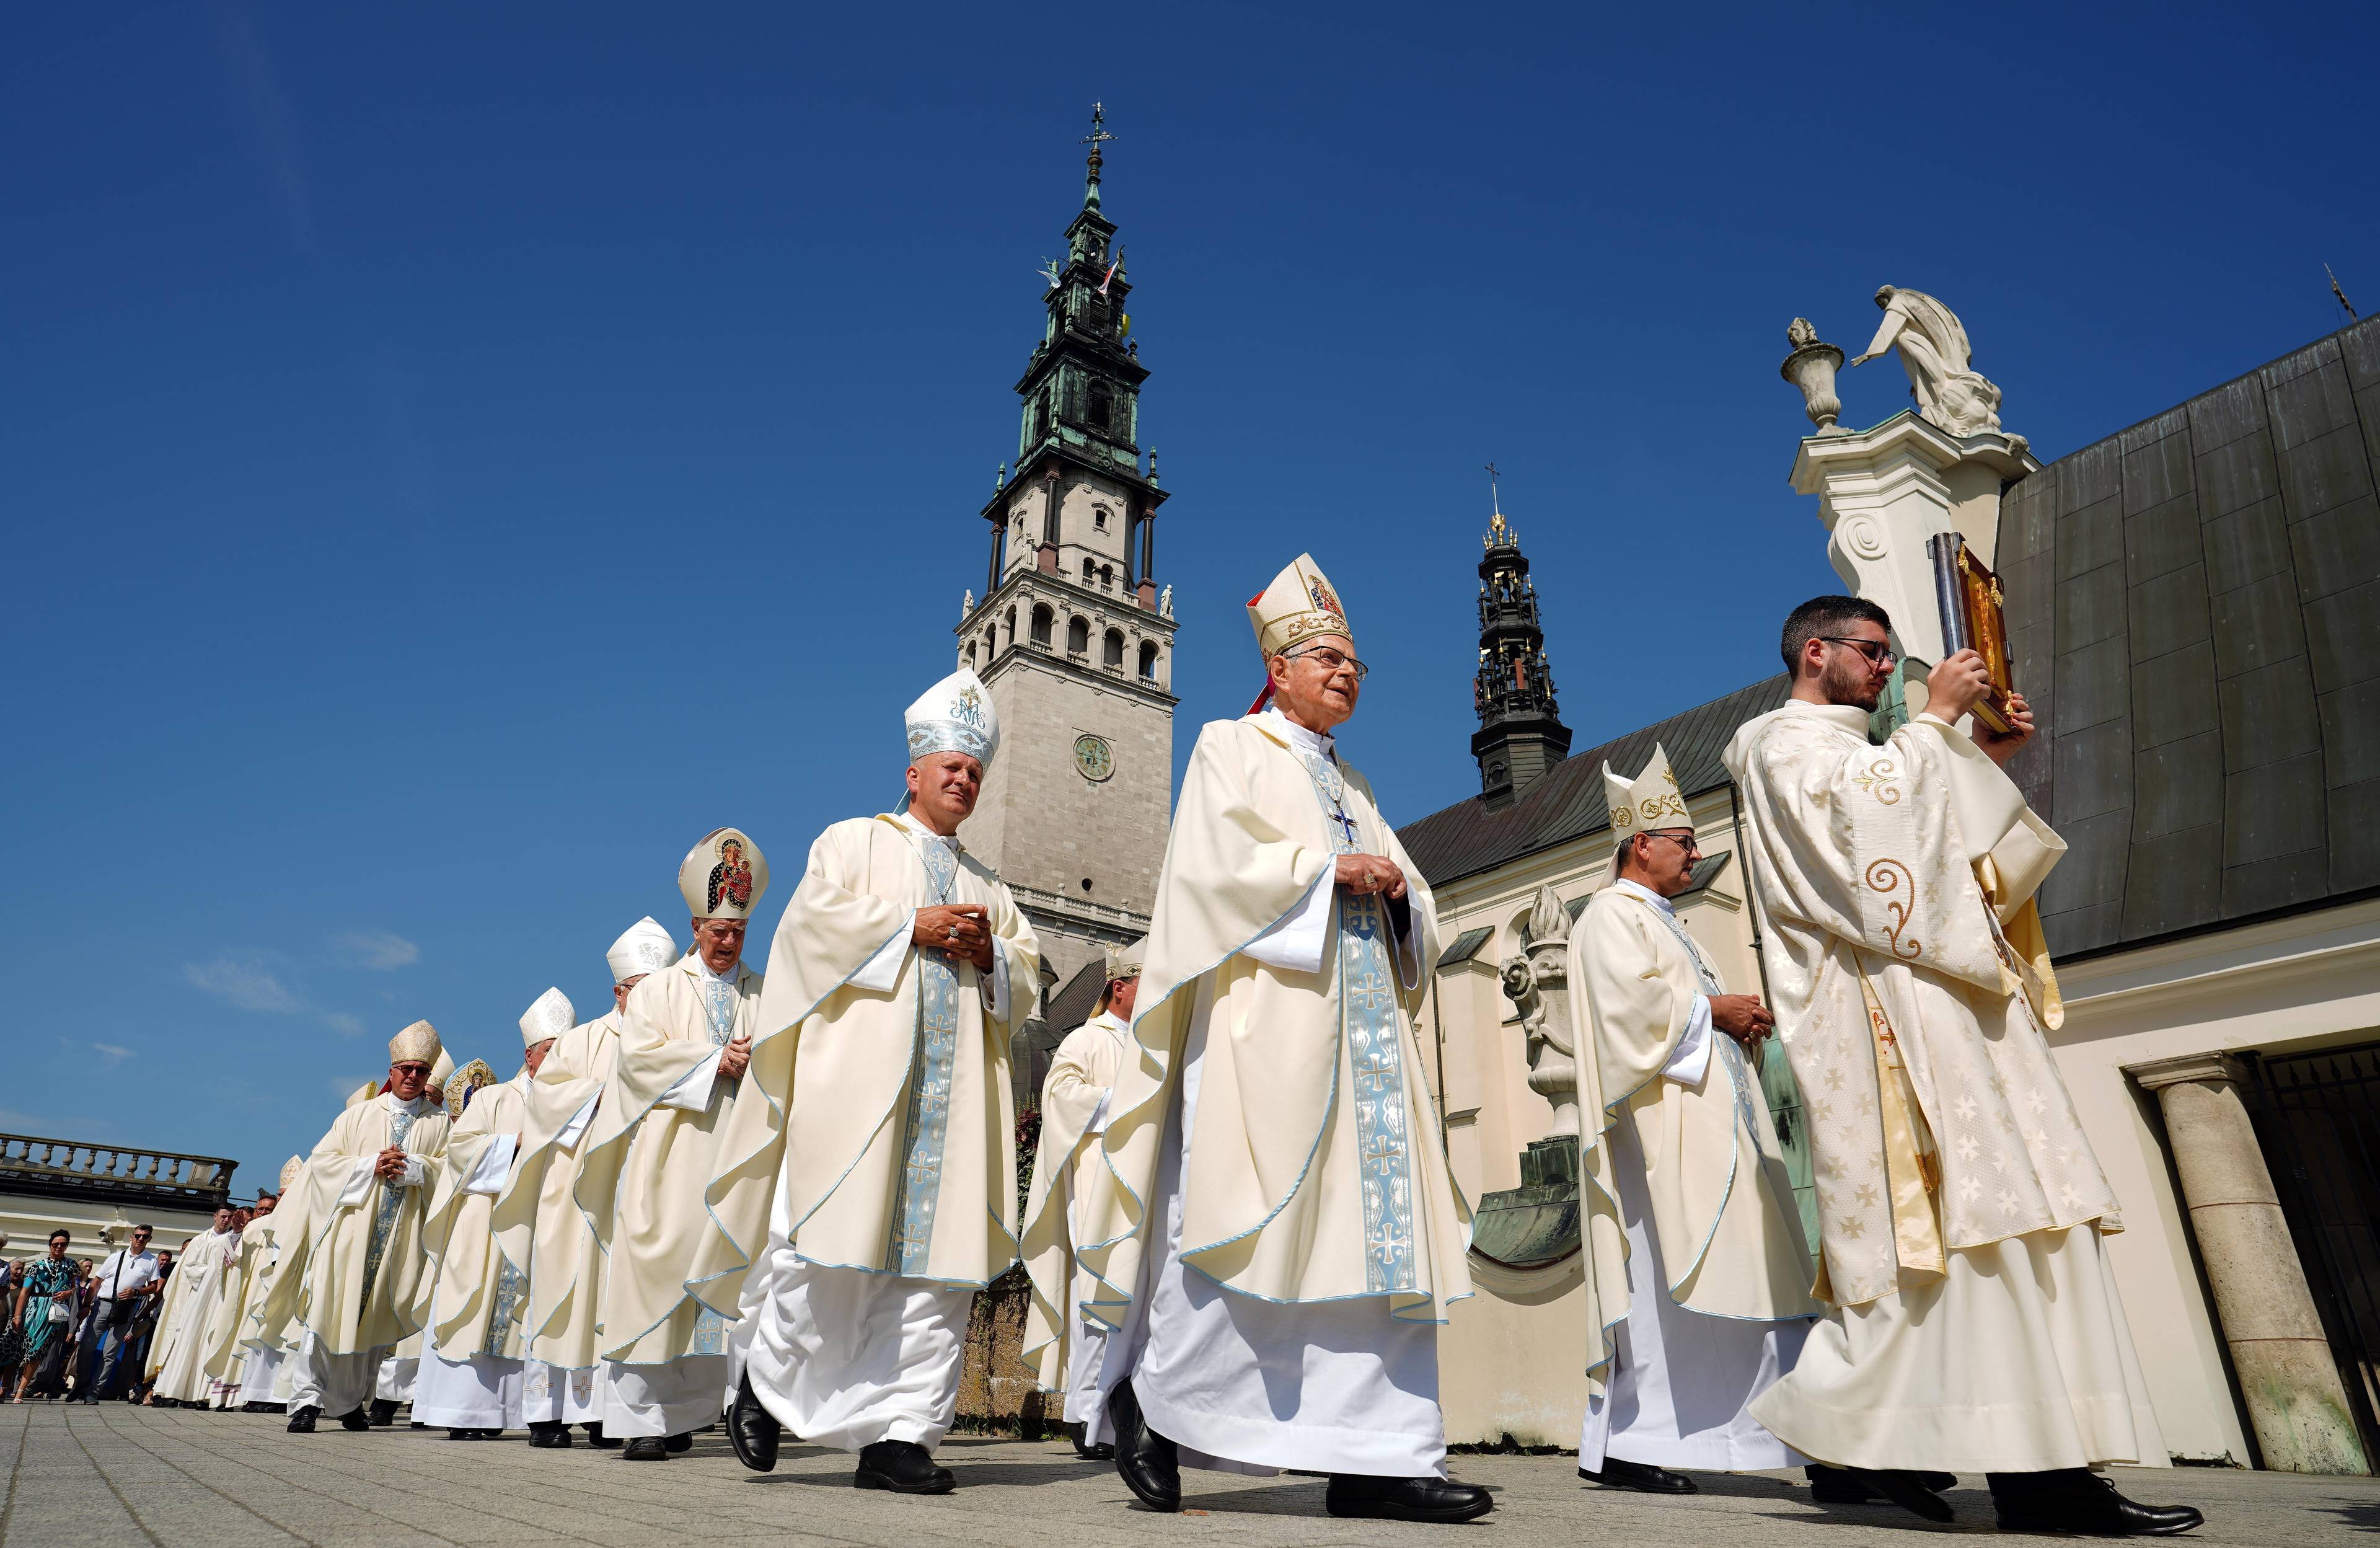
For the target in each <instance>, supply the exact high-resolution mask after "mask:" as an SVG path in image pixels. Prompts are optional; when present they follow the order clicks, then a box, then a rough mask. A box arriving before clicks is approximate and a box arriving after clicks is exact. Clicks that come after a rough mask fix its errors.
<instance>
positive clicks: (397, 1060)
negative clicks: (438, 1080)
mask: <svg viewBox="0 0 2380 1548" xmlns="http://www.w3.org/2000/svg"><path fill="white" fill-rule="evenodd" d="M444 1052H445V1048H444V1047H443V1045H442V1044H441V1043H440V1042H439V1041H438V1029H437V1028H435V1027H433V1026H431V1024H430V1023H429V1022H427V1021H416V1022H415V1023H414V1024H413V1025H412V1026H410V1027H407V1029H405V1030H403V1031H401V1032H399V1033H397V1034H396V1035H395V1037H393V1038H391V1039H389V1040H388V1062H389V1063H390V1064H393V1065H403V1064H413V1063H417V1062H418V1063H420V1064H425V1065H427V1064H435V1063H436V1062H437V1060H438V1057H439V1055H441V1054H443V1053H444Z"/></svg>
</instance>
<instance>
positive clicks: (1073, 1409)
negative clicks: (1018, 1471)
mask: <svg viewBox="0 0 2380 1548" xmlns="http://www.w3.org/2000/svg"><path fill="white" fill-rule="evenodd" d="M1146 945H1147V943H1146V942H1145V941H1135V943H1133V945H1131V946H1129V947H1127V948H1125V949H1123V950H1121V951H1113V950H1111V951H1110V952H1109V953H1108V959H1107V982H1106V983H1105V984H1104V985H1103V986H1102V987H1101V989H1100V991H1099V1008H1098V1010H1097V1011H1096V1012H1094V1013H1093V1015H1092V1017H1091V1018H1090V1019H1089V1020H1087V1021H1086V1022H1084V1023H1083V1024H1082V1025H1081V1026H1079V1027H1077V1028H1075V1030H1073V1031H1071V1032H1068V1033H1067V1034H1066V1036H1065V1038H1064V1040H1063V1041H1062V1042H1060V1043H1059V1044H1058V1048H1057V1051H1056V1052H1055V1053H1054V1054H1051V1055H1050V1073H1049V1074H1048V1075H1047V1076H1046V1077H1044V1078H1043V1079H1042V1082H1041V1140H1040V1148H1039V1151H1038V1153H1037V1155H1036V1156H1035V1158H1034V1162H1033V1190H1032V1197H1031V1198H1030V1199H1028V1200H1027V1201H1026V1206H1025V1223H1026V1225H1025V1234H1026V1238H1027V1239H1028V1240H1038V1239H1042V1238H1043V1237H1044V1236H1045V1234H1046V1235H1047V1236H1050V1237H1056V1238H1057V1239H1058V1240H1059V1241H1060V1242H1061V1243H1062V1248H1061V1250H1062V1251H1063V1253H1064V1255H1065V1256H1064V1262H1063V1265H1062V1268H1061V1269H1060V1271H1059V1272H1060V1273H1061V1274H1062V1275H1063V1281H1062V1283H1063V1284H1064V1285H1065V1286H1067V1288H1066V1289H1065V1290H1064V1291H1063V1292H1062V1294H1063V1297H1064V1298H1063V1300H1062V1301H1061V1302H1060V1306H1061V1311H1062V1314H1061V1315H1060V1316H1059V1317H1058V1318H1057V1320H1056V1330H1057V1334H1058V1336H1057V1337H1055V1338H1052V1339H1051V1340H1050V1342H1049V1343H1048V1344H1047V1345H1045V1346H1043V1347H1042V1350H1041V1369H1040V1381H1041V1384H1042V1385H1043V1386H1044V1387H1047V1388H1049V1389H1050V1390H1051V1391H1053V1392H1062V1393H1064V1394H1065V1395H1066V1402H1065V1409H1064V1418H1065V1421H1066V1422H1067V1423H1069V1424H1073V1425H1078V1426H1080V1427H1081V1428H1080V1430H1079V1431H1078V1432H1077V1434H1076V1438H1075V1450H1076V1452H1077V1453H1079V1454H1080V1455H1081V1456H1083V1457H1087V1458H1090V1459H1092V1460H1095V1461H1107V1460H1109V1459H1110V1458H1111V1457H1114V1456H1115V1447H1114V1446H1113V1445H1112V1444H1109V1443H1107V1442H1104V1441H1096V1440H1093V1439H1092V1436H1093V1434H1094V1433H1096V1432H1100V1431H1102V1430H1103V1429H1104V1426H1103V1425H1102V1424H1101V1422H1100V1416H1101V1414H1102V1413H1103V1412H1104V1411H1105V1410H1106V1407H1107V1403H1106V1399H1107V1393H1106V1391H1105V1390H1104V1389H1103V1388H1102V1387H1101V1386H1100V1385H1099V1371H1100V1370H1101V1368H1102V1367H1103V1366H1104V1365H1105V1363H1106V1358H1107V1347H1108V1334H1109V1332H1110V1331H1111V1330H1110V1329H1109V1327H1108V1324H1107V1323H1103V1322H1101V1321H1100V1320H1099V1318H1098V1317H1096V1316H1094V1315H1092V1314H1091V1313H1090V1312H1088V1311H1086V1310H1083V1307H1084V1306H1085V1305H1086V1304H1087V1303H1088V1302H1091V1301H1095V1300H1097V1299H1099V1281H1098V1280H1096V1279H1094V1278H1092V1277H1091V1275H1090V1274H1087V1273H1086V1272H1085V1271H1084V1270H1083V1268H1082V1265H1081V1264H1080V1262H1077V1261H1076V1259H1075V1248H1074V1244H1075V1200H1076V1199H1077V1198H1078V1197H1080V1196H1081V1195H1083V1194H1084V1193H1085V1192H1087V1190H1088V1189H1089V1188H1091V1187H1092V1186H1093V1184H1094V1183H1095V1182H1096V1181H1097V1179H1098V1177H1099V1176H1100V1175H1101V1174H1103V1173H1104V1172H1105V1171H1106V1169H1107V1161H1106V1159H1105V1158H1104V1157H1103V1156H1102V1155H1101V1154H1100V1150H1099V1136H1100V1135H1101V1134H1102V1133H1103V1132H1105V1130H1106V1128H1107V1126H1108V1125H1107V1113H1108V1096H1109V1093H1110V1092H1111V1091H1112V1090H1113V1089H1114V1087H1115V1081H1116V1073H1117V1071H1119V1070H1121V1069H1122V1068H1123V1060H1124V1050H1125V1047H1126V1046H1127V1045H1128V1044H1129V1043H1130V1042H1132V1007H1133V1002H1134V1000H1135V997H1136V995H1137V994H1138V992H1139V989H1140V965H1141V953H1142V950H1143V948H1144V947H1145V946H1146ZM1053 1298H1055V1297H1053Z"/></svg>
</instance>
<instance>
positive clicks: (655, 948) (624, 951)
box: [603, 914, 677, 986]
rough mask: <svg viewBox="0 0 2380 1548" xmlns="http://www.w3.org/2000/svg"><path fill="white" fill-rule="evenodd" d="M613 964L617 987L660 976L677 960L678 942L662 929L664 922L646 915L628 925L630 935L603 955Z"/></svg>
mask: <svg viewBox="0 0 2380 1548" xmlns="http://www.w3.org/2000/svg"><path fill="white" fill-rule="evenodd" d="M603 960H604V961H605V962H607V963H609V964H610V965H611V968H612V982H613V985H614V986H616V985H619V984H623V983H625V982H627V981H629V980H630V979H639V978H642V977H644V976H645V975H646V974H647V973H658V972H660V971H661V970H662V969H663V968H666V967H668V966H669V965H670V964H671V963H673V962H674V961H676V960H677V942H676V941H675V940H674V939H672V938H671V936H670V932H668V931H666V930H664V929H662V925H661V921H660V920H656V919H654V918H653V917H652V916H651V915H650V914H647V915H646V916H645V917H644V918H643V919H640V920H637V922H636V923H634V924H632V925H630V926H628V930H627V933H625V934H624V935H622V936H621V937H620V938H619V939H618V940H616V941H614V942H613V943H612V949H611V950H610V951H607V952H605V953H604V954H603Z"/></svg>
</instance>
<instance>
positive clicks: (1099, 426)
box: [1083, 382, 1115, 435]
mask: <svg viewBox="0 0 2380 1548" xmlns="http://www.w3.org/2000/svg"><path fill="white" fill-rule="evenodd" d="M1114 414H1115V394H1114V393H1112V392H1111V391H1109V390H1108V384H1106V383H1105V382H1094V383H1092V384H1091V401H1090V408H1088V410H1087V411H1086V412H1085V414H1084V416H1083V417H1084V418H1085V419H1086V420H1087V421H1089V423H1090V427H1091V428H1092V429H1093V430H1095V431H1098V432H1099V433H1100V434H1102V435H1105V434H1106V433H1108V421H1109V420H1110V419H1111V418H1112V417H1113V416H1114Z"/></svg>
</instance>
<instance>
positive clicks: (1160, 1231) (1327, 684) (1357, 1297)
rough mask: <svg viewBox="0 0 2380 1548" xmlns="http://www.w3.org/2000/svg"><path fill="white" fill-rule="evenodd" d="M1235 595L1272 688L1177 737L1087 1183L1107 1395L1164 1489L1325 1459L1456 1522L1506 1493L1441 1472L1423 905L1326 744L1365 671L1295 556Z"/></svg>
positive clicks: (1452, 1231)
mask: <svg viewBox="0 0 2380 1548" xmlns="http://www.w3.org/2000/svg"><path fill="white" fill-rule="evenodd" d="M1248 618H1249V622H1250V624H1251V625H1252V626H1253V627H1254V628H1255V630H1256V635H1257V652H1258V653H1259V655H1260V656H1261V657H1262V658H1263V660H1264V663H1265V670H1266V673H1267V677H1268V680H1267V685H1266V691H1265V693H1264V694H1263V695H1262V696H1260V697H1259V699H1258V701H1257V702H1258V704H1259V705H1261V704H1262V703H1263V702H1264V701H1265V700H1266V699H1268V698H1269V699H1271V700H1273V701H1275V708H1273V709H1272V710H1269V711H1266V712H1264V713H1250V714H1249V715H1247V716H1245V718H1243V719H1240V720H1236V721H1220V722H1216V723H1214V724H1211V725H1208V726H1207V727H1206V728H1205V729H1204V730H1203V731H1202V732H1201V733H1200V734H1199V737H1198V746H1197V748H1196V750H1195V751H1194V752H1193V753H1192V754H1191V757H1190V767H1189V771H1188V773H1187V774H1186V775H1185V777H1184V781H1183V787H1182V794H1181V797H1180V799H1179V801H1178V802H1177V804H1176V806H1175V808H1174V815H1173V830H1172V836H1171V838H1170V839H1169V840H1168V842H1167V845H1166V851H1165V866H1164V870H1163V872H1161V873H1160V876H1159V878H1158V884H1157V906H1156V908H1155V911H1154V916H1153V919H1152V921H1151V927H1150V930H1149V934H1148V954H1147V968H1146V969H1145V970H1144V971H1143V973H1142V975H1141V984H1140V991H1139V999H1138V1002H1137V1007H1136V1014H1135V1018H1134V1023H1133V1040H1134V1043H1135V1047H1134V1048H1133V1049H1132V1050H1131V1051H1130V1056H1128V1057H1127V1058H1126V1059H1125V1060H1124V1062H1123V1072H1122V1073H1121V1075H1120V1076H1119V1077H1118V1079H1117V1082H1116V1087H1115V1093H1114V1096H1113V1098H1112V1099H1111V1103H1110V1109H1109V1117H1108V1124H1107V1129H1106V1132H1105V1133H1104V1134H1103V1135H1102V1137H1101V1143H1102V1147H1103V1153H1104V1156H1105V1159H1106V1163H1107V1172H1108V1176H1106V1177H1105V1178H1104V1179H1095V1180H1094V1186H1093V1187H1091V1188H1088V1189H1087V1192H1086V1197H1085V1198H1084V1199H1082V1200H1080V1201H1077V1204H1076V1208H1075V1218H1076V1221H1077V1223H1078V1228H1079V1230H1080V1232H1081V1239H1080V1240H1079V1241H1078V1242H1077V1244H1076V1251H1077V1254H1078V1256H1079V1258H1080V1260H1081V1262H1083V1264H1084V1266H1085V1267H1086V1268H1087V1270H1088V1272H1089V1273H1090V1274H1092V1275H1094V1276H1095V1277H1096V1278H1097V1279H1098V1280H1099V1288H1100V1298H1099V1300H1097V1301H1095V1302H1093V1303H1091V1305H1090V1306H1089V1307H1088V1310H1090V1311H1091V1313H1092V1314H1093V1315H1095V1316H1098V1317H1099V1318H1100V1319H1101V1320H1102V1321H1105V1322H1107V1323H1110V1324H1111V1326H1115V1327H1117V1328H1118V1329H1119V1336H1116V1337H1114V1338H1111V1339H1110V1340H1109V1342H1108V1348H1107V1353H1106V1363H1107V1366H1108V1370H1107V1371H1105V1372H1103V1373H1102V1384H1104V1385H1106V1387H1107V1389H1108V1396H1107V1407H1106V1412H1105V1414H1104V1415H1103V1419H1104V1420H1105V1421H1106V1423H1107V1424H1108V1425H1110V1426H1111V1428H1112V1430H1113V1432H1114V1441H1115V1448H1116V1469H1117V1471H1118V1472H1120V1473H1121V1474H1122V1475H1123V1480H1124V1482H1125V1483H1126V1484H1127V1485H1128V1486H1129V1487H1130V1488H1131V1489H1132V1491H1133V1493H1135V1495H1137V1496H1138V1497H1139V1498H1140V1500H1141V1501H1142V1502H1143V1503H1144V1504H1146V1505H1148V1506H1149V1507H1150V1508H1152V1509H1156V1510H1162V1511H1173V1510H1178V1509H1180V1508H1181V1504H1182V1481H1181V1473H1180V1468H1181V1467H1182V1466H1183V1465H1184V1464H1185V1463H1186V1464H1188V1465H1191V1466H1194V1467H1208V1468H1218V1469H1226V1470H1234V1471H1251V1470H1255V1471H1265V1470H1271V1469H1298V1470H1301V1471H1308V1472H1318V1473H1325V1474H1328V1475H1330V1490H1329V1493H1328V1494H1327V1496H1326V1499H1325V1505H1326V1508H1328V1509H1329V1511H1330V1514H1331V1515H1333V1516H1339V1517H1356V1518H1387V1519H1396V1520H1411V1521H1431V1522H1454V1521H1467V1520H1471V1519H1473V1518H1476V1517H1480V1516H1484V1515H1486V1514H1487V1513H1488V1511H1489V1510H1490V1509H1492V1508H1493V1505H1494V1502H1493V1501H1492V1499H1491V1498H1490V1497H1489V1495H1488V1492H1487V1491H1486V1490H1484V1489H1478V1488H1474V1487H1470V1486H1466V1485H1463V1484H1458V1483H1455V1482H1452V1481H1450V1480H1449V1479H1448V1478H1447V1477H1446V1472H1445V1468H1446V1424H1445V1419H1444V1416H1443V1415H1442V1414H1441V1412H1440V1411H1439V1403H1438V1326H1437V1325H1438V1324H1439V1323H1440V1322H1442V1321H1444V1320H1445V1317H1446V1314H1447V1312H1446V1309H1447V1307H1448V1306H1449V1305H1450V1304H1451V1303H1452V1302H1454V1301H1457V1300H1460V1299H1463V1298H1464V1297H1466V1296H1468V1295H1469V1294H1470V1293H1471V1277H1470V1272H1469V1269H1468V1267H1467V1265H1466V1262H1465V1261H1464V1253H1465V1251H1466V1250H1467V1245H1468V1240H1469V1233H1468V1230H1467V1225H1468V1212H1467V1211H1466V1210H1465V1209H1464V1207H1463V1202H1462V1200H1461V1198H1460V1197H1459V1196H1458V1195H1457V1194H1456V1192H1455V1190H1454V1183H1453V1179H1452V1177H1451V1174H1450V1172H1449V1169H1448V1166H1447V1161H1446V1154H1445V1150H1444V1147H1443V1145H1442V1143H1441V1142H1440V1140H1439V1127H1438V1114H1437V1111H1436V1109H1435V1107H1434V1106H1433V1105H1432V1103H1431V1101H1430V1096H1429V1092H1428V1091H1427V1088H1426V1086H1425V1085H1424V1082H1423V1076H1422V1071H1423V1062H1422V1053H1421V1048H1420V1045H1419V1043H1418V1042H1416V1041H1415V1035H1414V1029H1413V1017H1414V1014H1415V1012H1416V1011H1417V1010H1418V1009H1419V1008H1420V1007H1421V1006H1422V1004H1423V1000H1424V996H1425V994H1426V985H1425V982H1424V977H1425V969H1426V966H1427V964H1428V963H1429V962H1431V961H1432V960H1434V959H1435V958H1436V957H1437V953H1438V947H1437V945H1436V935H1437V928H1436V913H1435V909H1434V907H1433V905H1432V902H1431V899H1430V896H1429V889H1428V886H1427V884H1426V883H1425V882H1424V881H1423V879H1422V878H1421V876H1420V875H1419V874H1418V873H1416V872H1415V871H1414V870H1413V868H1412V866H1411V864H1410V863H1409V862H1408V861H1407V859H1405V857H1404V851H1403V846H1401V845H1400V844H1399V843H1398V841H1397V837H1396V835H1395V834H1394V832H1392V831H1391V830H1390V826H1389V824H1388V823H1387V822H1386V821H1385V820H1384V819H1383V818H1382V817H1381V815H1380V812H1379V809H1378V806H1377V805H1376V804H1375V803H1374V801H1373V798H1372V793H1371V789H1370V786H1368V785H1367V784H1366V781H1365V779H1364V777H1363V776H1362V775H1361V774H1357V773H1356V772H1355V771H1354V769H1352V768H1349V767H1347V766H1346V765H1345V764H1344V763H1343V762H1341V760H1340V757H1339V753H1338V750H1337V744H1336V741H1335V739H1334V738H1333V737H1332V735H1331V733H1332V731H1333V729H1334V728H1335V727H1337V726H1339V725H1342V723H1344V722H1345V721H1346V720H1347V718H1348V717H1349V716H1350V715H1352V714H1353V713H1354V710H1355V702H1356V699H1357V697H1358V695H1359V693H1360V692H1361V687H1362V683H1363V679H1364V676H1365V673H1366V667H1365V665H1364V664H1363V663H1362V662H1361V661H1359V660H1357V659H1356V656H1355V645H1354V632H1353V630H1352V628H1350V626H1349V624H1348V621H1347V615H1346V612H1345V610H1344V609H1343V608H1342V606H1341V604H1340V601H1339V597H1338V593H1337V592H1336V591H1335V590H1333V588H1332V587H1331V585H1330V580H1329V579H1328V578H1327V577H1325V576H1324V575H1323V573H1322V571H1321V569H1320V567H1318V566H1317V565H1316V564H1315V563H1314V559H1313V556H1312V555H1299V556H1298V557H1297V559H1296V560H1294V561H1293V563H1291V564H1290V565H1289V567H1287V568H1285V569H1283V570H1282V571H1281V573H1280V574H1279V575H1278V576H1276V577H1274V578H1273V580H1272V583H1271V584H1270V585H1269V586H1268V587H1267V588H1266V589H1265V591H1263V593H1262V594H1260V595H1259V596H1258V597H1257V599H1256V600H1255V601H1254V602H1252V603H1250V604H1249V607H1248ZM1036 1256H1037V1257H1038V1256H1039V1254H1038V1253H1037V1254H1036ZM1045 1314H1046V1310H1045ZM1090 1438H1091V1439H1093V1440H1097V1439H1099V1437H1098V1436H1096V1435H1095V1436H1092V1437H1090Z"/></svg>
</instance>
